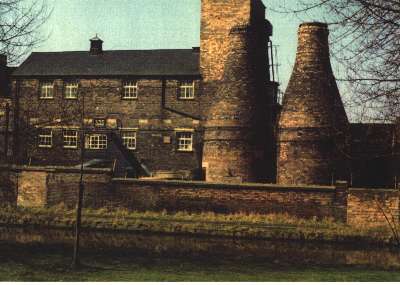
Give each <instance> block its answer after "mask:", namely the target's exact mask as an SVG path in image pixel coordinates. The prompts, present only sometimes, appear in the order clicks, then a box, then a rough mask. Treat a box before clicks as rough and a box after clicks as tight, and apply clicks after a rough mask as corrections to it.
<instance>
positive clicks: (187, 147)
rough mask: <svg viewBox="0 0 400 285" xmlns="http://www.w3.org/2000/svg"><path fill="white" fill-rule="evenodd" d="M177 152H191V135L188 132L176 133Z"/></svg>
mask: <svg viewBox="0 0 400 285" xmlns="http://www.w3.org/2000/svg"><path fill="white" fill-rule="evenodd" d="M177 140H178V150H180V151H192V150H193V134H192V133H190V132H182V133H177Z"/></svg>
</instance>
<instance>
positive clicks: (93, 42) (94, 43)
mask: <svg viewBox="0 0 400 285" xmlns="http://www.w3.org/2000/svg"><path fill="white" fill-rule="evenodd" d="M102 53H103V41H102V40H101V39H100V38H99V37H98V36H97V34H96V36H95V37H94V38H92V39H90V55H100V54H102Z"/></svg>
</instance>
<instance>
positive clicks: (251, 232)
mask: <svg viewBox="0 0 400 285" xmlns="http://www.w3.org/2000/svg"><path fill="white" fill-rule="evenodd" d="M74 219H75V212H74V211H73V210H68V209H66V208H64V207H62V206H59V207H54V208H49V209H42V208H37V209H27V208H4V209H1V210H0V224H3V225H18V226H21V225H33V226H42V227H57V228H70V227H72V226H73V225H74ZM82 222H83V227H84V228H88V229H96V230H123V231H135V232H150V233H168V234H195V235H210V236H223V237H242V238H258V239H293V240H307V241H317V240H318V241H329V242H355V241H356V242H365V243H382V244H390V243H392V244H394V243H395V242H394V239H393V237H392V233H391V231H390V229H389V227H376V228H370V227H369V228H367V227H354V226H352V227H350V226H347V225H345V224H342V223H337V222H334V221H333V220H332V219H324V220H317V219H309V220H304V219H299V218H295V217H291V216H288V215H282V214H281V215H276V214H274V215H259V214H230V215H228V214H215V213H186V212H178V213H167V212H165V211H164V212H131V211H128V210H125V209H114V210H109V209H99V210H90V209H85V210H84V211H83V221H82Z"/></svg>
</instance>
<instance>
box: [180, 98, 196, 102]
mask: <svg viewBox="0 0 400 285" xmlns="http://www.w3.org/2000/svg"><path fill="white" fill-rule="evenodd" d="M195 99H196V98H178V100H181V101H194V100H195Z"/></svg>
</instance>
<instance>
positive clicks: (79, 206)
mask: <svg viewBox="0 0 400 285" xmlns="http://www.w3.org/2000/svg"><path fill="white" fill-rule="evenodd" d="M84 121H85V96H84V94H83V92H82V110H81V132H80V140H81V141H80V146H81V153H80V165H81V168H80V179H79V188H78V197H77V198H78V199H77V200H78V201H77V206H76V222H75V242H74V256H73V260H72V268H73V269H77V268H79V266H80V258H79V249H80V248H79V247H80V234H81V223H82V204H83V193H84V191H85V185H84V181H83V175H84V157H85V132H84V128H85V122H84Z"/></svg>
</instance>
